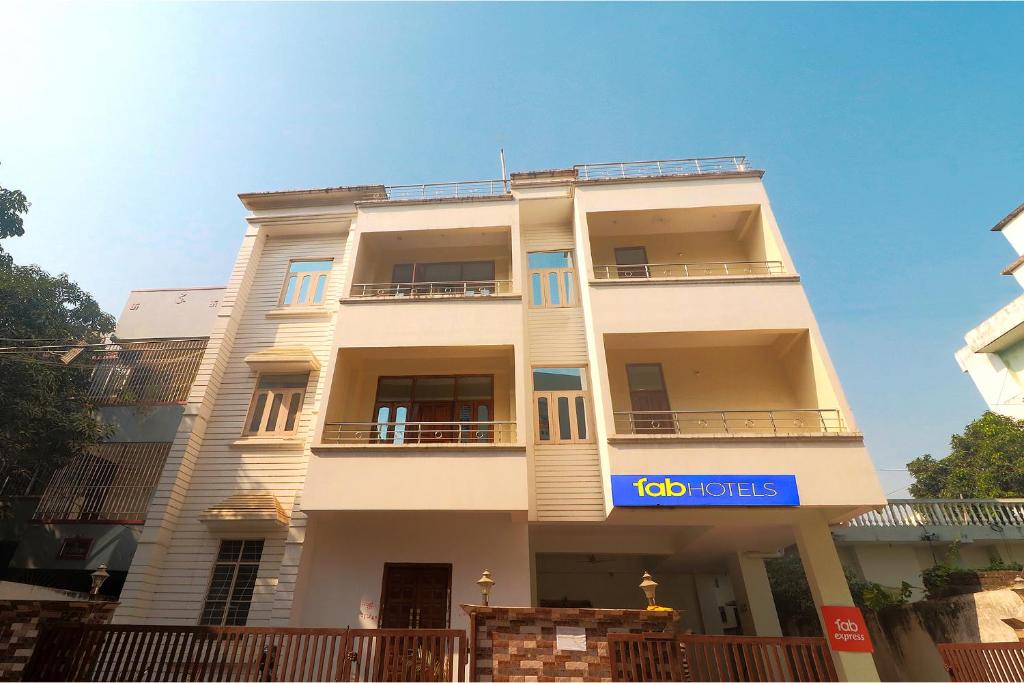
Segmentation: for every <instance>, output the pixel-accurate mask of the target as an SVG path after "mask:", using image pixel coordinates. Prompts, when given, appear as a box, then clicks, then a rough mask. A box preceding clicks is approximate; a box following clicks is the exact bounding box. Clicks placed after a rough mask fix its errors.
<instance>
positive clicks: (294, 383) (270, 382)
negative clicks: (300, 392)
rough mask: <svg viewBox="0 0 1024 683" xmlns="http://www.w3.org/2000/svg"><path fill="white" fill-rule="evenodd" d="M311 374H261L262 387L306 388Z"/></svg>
mask: <svg viewBox="0 0 1024 683" xmlns="http://www.w3.org/2000/svg"><path fill="white" fill-rule="evenodd" d="M308 382H309V375H260V384H259V388H260V389H305V388H306V384H307V383H308Z"/></svg>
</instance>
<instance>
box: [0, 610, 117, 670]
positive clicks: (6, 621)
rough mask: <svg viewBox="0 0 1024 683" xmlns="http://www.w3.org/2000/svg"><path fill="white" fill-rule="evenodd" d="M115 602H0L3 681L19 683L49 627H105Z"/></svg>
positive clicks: (0, 665)
mask: <svg viewBox="0 0 1024 683" xmlns="http://www.w3.org/2000/svg"><path fill="white" fill-rule="evenodd" d="M117 605H118V603H116V602H105V601H96V602H79V601H63V600H46V601H43V600H0V681H20V680H21V673H22V671H24V670H25V665H26V664H28V660H29V659H31V658H32V651H33V649H35V645H36V640H37V639H38V638H39V631H40V629H41V628H42V627H43V626H46V625H47V624H67V623H75V624H106V623H109V622H110V618H111V617H112V616H113V614H114V609H115V608H116V607H117Z"/></svg>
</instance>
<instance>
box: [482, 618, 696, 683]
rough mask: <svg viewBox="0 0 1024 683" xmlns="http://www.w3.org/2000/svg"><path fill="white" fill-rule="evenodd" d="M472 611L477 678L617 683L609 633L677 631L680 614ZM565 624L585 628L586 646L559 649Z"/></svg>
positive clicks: (486, 679)
mask: <svg viewBox="0 0 1024 683" xmlns="http://www.w3.org/2000/svg"><path fill="white" fill-rule="evenodd" d="M462 609H463V610H465V611H466V613H467V614H469V615H470V624H471V629H472V631H471V633H470V649H471V657H472V659H471V663H472V664H471V671H470V676H471V680H479V681H611V680H612V667H611V659H610V656H609V651H608V634H609V633H644V632H662V631H673V632H674V631H676V630H677V628H678V624H679V617H680V613H679V612H677V611H671V612H647V611H644V610H628V609H576V608H567V607H481V606H477V605H463V606H462ZM559 626H563V627H564V626H569V627H582V628H584V629H585V631H586V650H585V651H578V650H559V649H558V648H557V646H556V638H557V630H558V627H559Z"/></svg>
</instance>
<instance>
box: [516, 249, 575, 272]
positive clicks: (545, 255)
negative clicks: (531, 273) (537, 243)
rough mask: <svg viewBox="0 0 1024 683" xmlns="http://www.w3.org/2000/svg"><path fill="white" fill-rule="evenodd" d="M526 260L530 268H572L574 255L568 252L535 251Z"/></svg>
mask: <svg viewBox="0 0 1024 683" xmlns="http://www.w3.org/2000/svg"><path fill="white" fill-rule="evenodd" d="M526 258H527V263H528V264H529V267H530V268H571V267H572V255H571V254H570V253H569V252H568V251H534V252H531V253H530V254H529V255H528V256H527V257H526Z"/></svg>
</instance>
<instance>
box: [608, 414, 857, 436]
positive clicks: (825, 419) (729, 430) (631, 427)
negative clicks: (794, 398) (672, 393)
mask: <svg viewBox="0 0 1024 683" xmlns="http://www.w3.org/2000/svg"><path fill="white" fill-rule="evenodd" d="M614 418H615V433H616V434H823V433H839V432H844V431H846V428H845V426H844V425H843V419H842V416H841V415H840V413H839V411H838V410H831V409H827V410H820V409H799V410H792V409H781V410H660V411H628V412H616V413H614Z"/></svg>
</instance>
